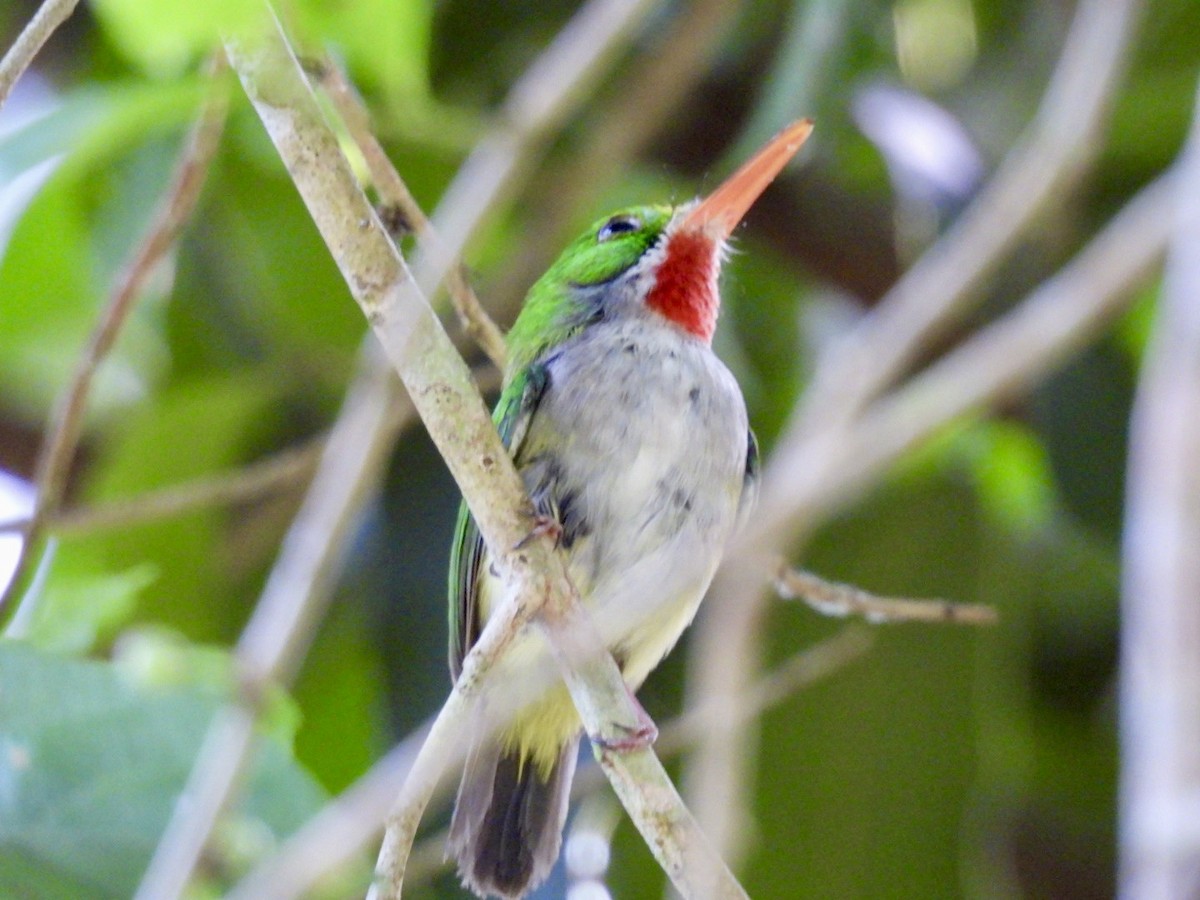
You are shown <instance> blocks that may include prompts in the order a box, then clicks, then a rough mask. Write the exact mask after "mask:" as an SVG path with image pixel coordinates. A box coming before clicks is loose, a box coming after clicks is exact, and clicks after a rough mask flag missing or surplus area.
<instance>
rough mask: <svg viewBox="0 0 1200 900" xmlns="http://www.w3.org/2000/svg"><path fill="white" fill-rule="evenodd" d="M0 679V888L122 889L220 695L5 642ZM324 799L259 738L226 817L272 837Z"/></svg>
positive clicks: (101, 893)
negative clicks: (236, 804) (147, 681)
mask: <svg viewBox="0 0 1200 900" xmlns="http://www.w3.org/2000/svg"><path fill="white" fill-rule="evenodd" d="M0 684H3V685H4V690H3V692H2V693H0V747H2V751H3V752H2V753H0V786H2V788H3V789H2V790H0V892H3V893H5V894H6V895H8V896H18V897H37V898H44V900H50V898H60V897H61V898H78V897H89V898H106V897H114V898H116V897H128V896H130V894H131V893H132V892H133V890H134V888H135V887H136V886H137V883H138V880H139V879H140V877H141V875H142V872H143V871H144V869H145V866H146V864H147V863H148V862H149V859H150V854H151V852H152V851H153V849H154V847H155V845H156V844H157V841H158V838H159V836H160V834H161V833H162V829H163V827H164V826H165V825H166V822H167V818H168V816H169V814H170V812H171V809H172V807H173V805H174V802H175V799H176V797H177V796H178V793H179V791H180V790H181V789H182V787H183V784H184V782H185V780H186V778H187V774H188V772H189V771H190V769H191V766H192V762H193V759H194V757H195V754H196V751H197V748H198V747H199V746H200V744H201V738H202V737H203V735H204V732H205V730H206V728H207V724H208V721H209V719H210V717H211V716H212V713H213V711H214V709H215V708H216V701H215V700H214V699H213V698H211V697H206V696H203V695H201V694H198V693H195V692H192V691H186V690H175V691H158V690H150V689H145V688H142V687H138V686H136V685H134V684H131V683H130V682H129V681H127V680H125V679H124V678H122V677H121V676H120V675H119V674H118V673H117V672H116V671H115V670H114V669H113V668H112V667H111V666H108V665H104V664H101V663H94V662H80V661H75V660H67V659H59V658H56V657H53V656H48V655H44V654H42V653H39V652H37V651H35V650H33V649H32V648H30V647H27V646H22V645H19V644H12V643H0ZM323 799H324V797H323V795H322V792H321V790H320V789H319V788H318V787H317V786H316V785H315V784H314V783H313V781H312V779H310V778H309V777H308V776H307V775H306V774H305V773H304V772H303V771H301V770H300V769H299V768H298V767H297V766H296V765H295V763H294V762H293V761H292V760H291V757H290V754H289V752H288V751H287V750H286V749H285V748H284V747H283V746H282V745H281V744H279V743H278V742H276V741H273V740H266V741H263V742H261V743H260V747H259V753H258V756H257V760H256V762H255V764H254V766H253V770H252V774H251V776H250V779H249V791H248V792H247V795H246V797H245V800H244V802H243V804H242V806H241V807H240V810H239V812H238V814H237V818H235V819H234V820H233V821H234V822H235V823H239V822H240V823H241V824H240V827H242V828H246V827H250V826H249V825H248V824H247V823H252V826H253V827H254V828H255V829H256V830H261V831H262V833H264V834H265V837H266V840H265V841H264V845H266V846H269V845H271V844H274V843H275V842H276V841H278V840H279V839H280V838H282V837H284V836H285V835H287V834H288V833H289V832H291V831H292V830H294V829H295V828H296V827H297V826H298V825H299V824H301V823H302V822H303V821H304V820H305V818H306V817H307V816H309V815H311V814H312V813H313V812H314V811H315V810H316V809H317V808H319V806H320V804H321V802H322V801H323ZM243 864H244V860H243Z"/></svg>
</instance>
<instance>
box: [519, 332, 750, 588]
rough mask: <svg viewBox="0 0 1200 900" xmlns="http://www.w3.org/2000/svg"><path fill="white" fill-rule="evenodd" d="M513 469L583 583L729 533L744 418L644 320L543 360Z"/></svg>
mask: <svg viewBox="0 0 1200 900" xmlns="http://www.w3.org/2000/svg"><path fill="white" fill-rule="evenodd" d="M548 371H549V385H548V387H547V389H546V393H545V394H544V395H543V397H542V400H541V402H540V404H539V406H538V409H537V412H536V414H535V416H534V419H533V421H532V423H531V425H530V430H529V434H528V436H527V437H526V440H525V444H524V446H523V447H522V450H521V454H520V455H521V459H520V464H521V467H522V471H523V474H524V476H525V480H526V484H527V486H528V487H529V490H530V493H531V495H532V496H534V499H535V502H538V503H540V504H542V505H543V506H544V507H546V508H547V510H548V511H551V512H553V513H555V514H556V515H557V516H558V517H559V519H560V521H562V523H563V527H564V542H565V543H567V544H568V548H569V549H570V548H571V547H572V546H573V545H575V544H576V543H578V546H577V547H575V552H574V555H575V556H576V557H577V558H576V559H575V560H574V561H573V562H574V565H573V568H577V569H580V570H581V572H580V574H582V575H585V576H586V577H587V579H588V580H589V581H591V580H594V579H596V578H597V577H599V575H600V573H601V572H603V571H605V570H610V569H612V568H613V567H623V566H629V565H632V564H633V563H635V562H637V560H638V559H639V558H641V557H644V556H646V555H647V554H654V553H659V552H662V550H663V548H664V547H668V546H669V545H678V546H679V548H680V553H681V555H682V556H688V555H691V554H692V553H695V552H705V548H707V547H708V546H709V545H712V547H713V552H719V548H720V545H722V544H723V543H724V541H725V540H726V538H727V537H728V534H729V532H730V531H731V530H732V527H733V523H734V519H735V516H736V508H737V502H738V497H739V495H740V492H741V486H742V480H743V474H744V471H745V456H746V432H747V421H746V410H745V405H744V403H743V401H742V396H741V392H740V391H739V390H738V387H737V384H736V382H735V381H734V379H733V376H732V375H730V374H729V371H728V370H727V369H726V368H725V366H724V365H723V364H722V363H721V362H720V360H719V359H717V357H716V356H715V355H714V354H713V353H712V351H711V349H709V348H708V347H707V346H706V345H705V344H703V343H702V342H700V341H697V340H694V339H692V338H690V337H689V336H687V335H684V334H683V333H682V332H680V331H678V330H676V329H675V328H674V327H673V326H670V325H667V324H665V323H660V322H658V321H656V320H647V319H644V318H633V319H625V320H623V321H616V322H611V321H610V322H604V323H600V324H597V325H594V326H592V327H590V328H587V329H585V330H584V332H583V333H581V334H580V335H579V336H578V337H576V338H574V339H573V340H572V341H570V342H568V343H567V344H566V345H564V346H563V347H561V348H560V350H559V351H558V352H557V353H556V354H555V355H554V356H553V358H552V359H551V360H549V364H548Z"/></svg>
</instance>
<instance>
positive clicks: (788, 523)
mask: <svg viewBox="0 0 1200 900" xmlns="http://www.w3.org/2000/svg"><path fill="white" fill-rule="evenodd" d="M1141 6H1142V3H1141V0H1081V2H1080V3H1079V5H1078V7H1077V11H1076V13H1075V19H1074V21H1073V23H1072V25H1071V29H1070V32H1069V34H1068V36H1067V41H1066V44H1065V46H1064V48H1063V52H1062V55H1061V57H1060V61H1059V64H1058V66H1057V68H1056V69H1055V72H1054V75H1053V76H1052V79H1051V82H1050V85H1049V88H1048V89H1047V92H1046V95H1045V97H1044V99H1043V101H1042V104H1041V107H1040V109H1039V111H1038V115H1037V118H1036V120H1035V122H1034V123H1033V125H1032V127H1031V129H1030V130H1029V132H1028V133H1027V134H1026V136H1025V137H1023V138H1022V139H1021V140H1020V141H1019V142H1018V143H1017V144H1016V146H1015V147H1014V148H1013V150H1012V151H1011V152H1010V153H1009V155H1008V157H1007V159H1006V160H1005V161H1004V163H1003V165H1002V166H1001V167H1000V169H999V170H998V171H997V173H996V175H995V176H994V177H993V178H992V179H991V181H990V182H989V183H988V184H987V185H985V187H984V188H983V190H982V191H981V192H980V194H979V196H978V197H976V198H975V200H974V201H973V202H972V204H971V205H970V206H969V207H968V208H967V210H965V211H964V212H963V214H962V215H961V216H960V217H959V219H958V221H957V222H956V223H955V225H954V226H953V227H952V228H951V229H950V231H949V232H948V233H947V234H946V235H945V236H944V237H943V238H942V239H941V240H939V241H938V242H937V243H936V244H934V245H933V247H931V248H930V249H929V250H928V251H927V252H926V254H925V255H924V256H923V257H922V258H921V259H920V260H918V262H917V264H916V265H914V266H913V268H912V269H911V270H910V271H909V272H907V273H906V274H905V275H904V276H903V277H902V278H901V279H900V281H899V282H898V283H897V284H896V285H895V287H893V288H892V290H891V291H889V292H888V294H887V296H886V297H885V298H884V299H883V301H882V302H881V304H880V305H879V306H878V307H877V308H876V310H875V311H874V313H872V314H871V315H870V316H869V317H868V318H867V319H866V320H865V321H863V322H862V323H861V324H860V325H859V326H858V327H857V328H856V329H855V330H854V331H853V332H851V334H850V335H848V336H847V337H846V338H845V339H843V340H841V341H838V342H836V345H835V346H831V347H830V348H829V349H828V351H827V353H826V355H825V358H824V360H823V361H822V362H820V363H819V364H818V368H817V372H816V375H815V378H814V382H813V385H812V387H811V388H810V390H809V393H808V395H807V398H806V400H805V402H804V403H803V404H802V406H801V407H800V408H799V409H798V410H797V412H796V414H794V416H793V420H792V422H791V423H790V425H789V426H788V427H787V429H785V432H784V435H783V437H782V438H781V440H780V442H779V445H778V446H777V448H776V451H775V452H774V453H773V454H772V459H771V460H770V465H768V467H767V470H766V472H765V475H766V476H768V478H767V479H765V480H764V489H763V490H762V492H761V494H760V496H761V498H762V502H761V504H760V510H759V512H758V514H757V515H756V517H755V520H754V522H753V528H752V529H751V530H750V533H752V534H753V539H750V536H749V534H748V535H747V539H746V540H743V541H742V542H740V547H741V548H742V551H743V552H744V554H745V556H746V557H747V558H746V559H743V560H740V561H739V562H738V563H737V564H735V565H730V566H727V567H726V569H725V571H724V573H722V574H719V575H718V578H717V580H716V582H715V585H714V588H713V591H712V592H713V594H714V597H715V599H716V601H717V602H710V603H709V604H708V605H707V608H706V612H705V613H702V615H701V618H700V622H699V625H700V627H699V634H698V635H697V636H696V640H695V646H696V654H695V655H694V657H693V659H694V660H695V665H694V667H693V669H692V675H691V693H692V695H693V696H694V697H696V698H697V700H698V701H699V700H703V699H704V698H714V697H715V698H723V699H724V702H725V703H726V705H727V707H729V708H730V712H732V704H733V703H734V702H735V701H736V697H737V696H738V694H739V693H741V692H742V691H743V690H744V689H745V686H746V685H747V684H748V683H749V682H750V679H751V678H752V677H753V675H752V673H753V672H754V670H755V669H757V668H758V666H759V664H760V663H759V644H760V642H759V634H760V629H761V623H762V620H763V615H764V610H765V604H766V594H765V592H764V591H763V590H762V583H761V581H760V580H759V576H758V571H757V569H758V567H759V566H762V565H769V563H768V562H767V560H768V559H770V558H772V557H775V556H778V555H781V554H784V553H785V552H787V551H788V550H791V549H794V548H793V547H791V546H789V544H790V543H791V541H789V538H796V537H797V536H798V532H799V530H800V528H801V527H805V528H809V529H812V528H815V527H816V526H817V525H818V524H819V522H820V521H821V519H822V516H823V515H825V514H827V512H828V508H829V506H828V504H830V503H832V501H833V500H834V499H835V497H836V496H837V494H836V493H833V494H831V493H828V492H826V493H825V494H824V498H823V499H824V502H825V504H826V505H825V506H824V508H823V509H822V508H820V504H819V503H814V502H812V500H811V498H812V497H813V496H816V495H821V494H822V490H823V482H822V481H821V479H825V478H832V479H833V480H834V481H835V482H838V483H839V484H844V483H845V482H846V481H847V479H846V478H844V477H843V476H842V474H841V473H840V472H839V471H838V468H839V466H845V467H846V468H847V469H854V470H857V471H855V472H854V473H853V474H854V476H855V478H852V479H849V480H850V481H853V482H854V483H860V481H858V480H856V479H859V478H861V472H862V471H863V467H862V466H861V465H860V461H859V460H857V459H856V458H855V455H854V452H853V451H852V450H851V449H850V446H849V445H848V442H847V440H846V430H847V429H848V428H849V427H850V426H851V425H853V423H855V422H856V421H857V419H858V417H859V416H860V415H861V414H862V411H863V410H864V408H865V407H867V406H868V405H869V404H870V402H871V401H872V400H873V399H874V398H875V397H876V396H878V395H879V394H880V392H882V391H884V390H886V389H887V388H888V386H889V385H890V384H892V383H894V382H895V380H896V379H897V378H899V377H900V376H901V375H902V374H903V372H904V370H905V369H906V368H907V367H908V366H910V365H911V363H912V361H913V360H914V359H915V358H916V357H917V355H918V354H919V352H920V351H921V349H922V348H924V347H925V346H926V345H927V344H928V342H929V341H930V340H931V339H932V338H933V337H934V336H935V335H937V334H938V333H939V332H940V331H941V330H942V329H943V328H944V327H945V325H946V324H947V323H948V322H950V321H952V320H953V319H954V317H955V316H957V315H959V314H961V312H962V311H963V309H964V308H965V306H966V305H967V303H968V302H970V301H971V300H973V299H975V297H976V296H977V294H978V289H979V286H980V284H981V283H982V282H983V280H984V279H985V278H986V277H987V276H988V274H989V273H991V272H992V271H993V270H994V269H995V267H996V265H998V264H999V262H1000V259H1001V257H1002V255H1003V254H1004V253H1006V252H1007V251H1008V250H1010V249H1011V248H1012V247H1013V246H1014V244H1015V242H1016V240H1017V238H1018V237H1019V236H1020V234H1021V233H1022V232H1023V231H1024V230H1025V229H1026V228H1027V227H1028V226H1029V224H1030V223H1031V222H1033V221H1034V220H1035V218H1036V217H1037V215H1038V214H1039V213H1040V211H1041V210H1043V209H1044V208H1045V207H1046V205H1047V204H1048V203H1050V202H1052V201H1053V199H1054V198H1056V197H1059V196H1061V194H1062V192H1063V191H1064V190H1066V189H1067V188H1068V187H1069V186H1070V185H1071V184H1073V183H1074V181H1075V180H1076V179H1077V178H1078V177H1079V175H1080V174H1081V173H1082V172H1083V170H1084V166H1085V164H1086V163H1087V161H1088V160H1089V159H1090V158H1091V155H1092V153H1093V152H1094V150H1095V147H1096V146H1097V144H1098V140H1097V138H1098V135H1099V134H1100V133H1101V130H1102V125H1103V123H1104V121H1105V117H1106V113H1107V110H1108V108H1109V106H1110V103H1111V97H1112V95H1113V93H1114V90H1115V87H1116V84H1117V82H1118V80H1119V77H1120V75H1121V73H1122V72H1123V70H1124V62H1125V58H1126V56H1127V54H1128V48H1129V47H1130V45H1131V42H1132V36H1133V33H1134V23H1135V22H1136V20H1137V18H1138V14H1139V13H1140V10H1141ZM947 414H950V413H949V412H948V411H947ZM888 458H891V457H890V456H889V457H888ZM810 464H816V465H817V466H818V468H817V469H816V470H815V471H813V470H804V469H803V467H804V466H806V465H810ZM877 468H878V467H876V471H877ZM831 472H832V473H833V474H832V475H831V474H830V473H831ZM779 473H787V474H788V475H789V476H795V475H796V473H802V474H800V475H799V477H800V478H801V479H805V478H808V476H809V474H810V473H811V474H812V475H813V476H814V478H815V479H816V480H815V481H809V482H808V484H807V485H801V486H797V485H796V484H795V483H794V481H793V480H792V478H791V477H788V478H782V479H776V478H774V477H770V476H772V475H773V474H774V475H778V474H779ZM845 490H846V488H844V487H843V488H842V492H843V493H844V492H845ZM797 513H799V514H802V515H804V516H805V519H804V525H803V526H801V525H799V524H797V523H798V521H799V517H798V516H797V515H796V514H797ZM736 553H737V551H734V552H733V553H730V554H728V555H727V559H728V558H730V557H735V556H736ZM739 575H740V577H739ZM727 593H728V594H731V595H732V596H724V595H725V594H727ZM755 733H756V729H755V728H754V727H753V726H751V727H747V728H745V729H742V730H741V731H740V732H738V733H728V732H714V734H713V735H712V736H711V739H710V740H709V741H708V742H706V743H705V744H704V745H703V746H702V748H701V750H700V752H699V753H698V754H696V756H695V758H694V759H693V761H692V763H691V765H690V767H689V771H688V784H689V797H690V798H691V799H692V802H693V807H694V808H695V809H696V812H697V816H698V817H699V819H700V822H701V824H702V826H703V827H704V829H705V831H706V832H707V833H708V834H709V835H711V836H712V838H713V840H714V842H715V843H716V846H717V847H718V848H719V850H720V852H721V854H722V856H723V858H725V859H732V860H733V861H734V864H735V865H736V861H737V854H736V853H734V852H732V851H733V850H734V849H735V848H736V847H739V846H740V844H741V836H742V835H744V834H745V833H746V832H747V828H746V827H745V826H746V824H747V823H746V820H747V819H748V816H749V813H748V812H747V811H746V806H745V801H744V798H745V797H746V796H748V795H749V792H748V791H747V790H746V788H745V785H746V782H747V781H748V779H749V777H750V775H749V767H750V765H751V760H750V756H749V754H747V753H746V752H744V747H745V746H746V744H747V742H753V741H754V739H755Z"/></svg>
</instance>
